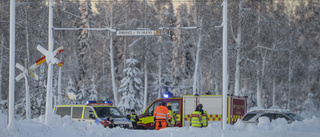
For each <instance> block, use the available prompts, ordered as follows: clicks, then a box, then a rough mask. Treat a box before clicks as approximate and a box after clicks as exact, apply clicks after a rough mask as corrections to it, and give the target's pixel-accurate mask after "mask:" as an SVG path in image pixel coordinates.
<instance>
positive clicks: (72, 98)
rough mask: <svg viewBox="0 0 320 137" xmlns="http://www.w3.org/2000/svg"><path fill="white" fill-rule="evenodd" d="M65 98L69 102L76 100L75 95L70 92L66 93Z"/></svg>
mask: <svg viewBox="0 0 320 137" xmlns="http://www.w3.org/2000/svg"><path fill="white" fill-rule="evenodd" d="M67 98H68V99H71V100H77V95H76V94H74V93H72V92H68V93H67Z"/></svg>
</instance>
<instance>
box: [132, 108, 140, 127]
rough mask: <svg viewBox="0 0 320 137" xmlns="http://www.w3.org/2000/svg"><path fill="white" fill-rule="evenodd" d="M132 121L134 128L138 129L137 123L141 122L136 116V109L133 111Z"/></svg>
mask: <svg viewBox="0 0 320 137" xmlns="http://www.w3.org/2000/svg"><path fill="white" fill-rule="evenodd" d="M130 121H131V122H132V128H133V129H136V128H137V122H138V121H139V118H138V116H137V115H136V112H135V110H134V109H131V114H130Z"/></svg>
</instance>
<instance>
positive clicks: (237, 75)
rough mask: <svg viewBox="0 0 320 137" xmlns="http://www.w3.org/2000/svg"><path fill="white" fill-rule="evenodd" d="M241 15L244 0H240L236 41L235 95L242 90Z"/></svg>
mask: <svg viewBox="0 0 320 137" xmlns="http://www.w3.org/2000/svg"><path fill="white" fill-rule="evenodd" d="M241 17H242V0H239V19H238V30H237V31H238V33H237V38H236V39H235V41H236V45H237V47H236V50H237V59H236V72H235V77H234V95H235V96H239V90H240V62H241V47H242V26H241Z"/></svg>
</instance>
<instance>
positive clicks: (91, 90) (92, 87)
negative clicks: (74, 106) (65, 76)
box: [89, 76, 98, 101]
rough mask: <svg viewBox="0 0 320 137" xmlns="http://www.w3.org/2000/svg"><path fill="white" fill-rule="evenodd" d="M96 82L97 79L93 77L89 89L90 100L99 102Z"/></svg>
mask: <svg viewBox="0 0 320 137" xmlns="http://www.w3.org/2000/svg"><path fill="white" fill-rule="evenodd" d="M94 81H95V79H94V76H93V77H92V78H91V85H90V87H89V94H90V96H89V100H96V101H97V100H98V96H97V94H98V92H97V90H96V85H95V83H94Z"/></svg>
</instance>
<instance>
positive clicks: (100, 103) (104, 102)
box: [86, 101, 113, 105]
mask: <svg viewBox="0 0 320 137" xmlns="http://www.w3.org/2000/svg"><path fill="white" fill-rule="evenodd" d="M86 104H87V105H113V103H112V101H86Z"/></svg>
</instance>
